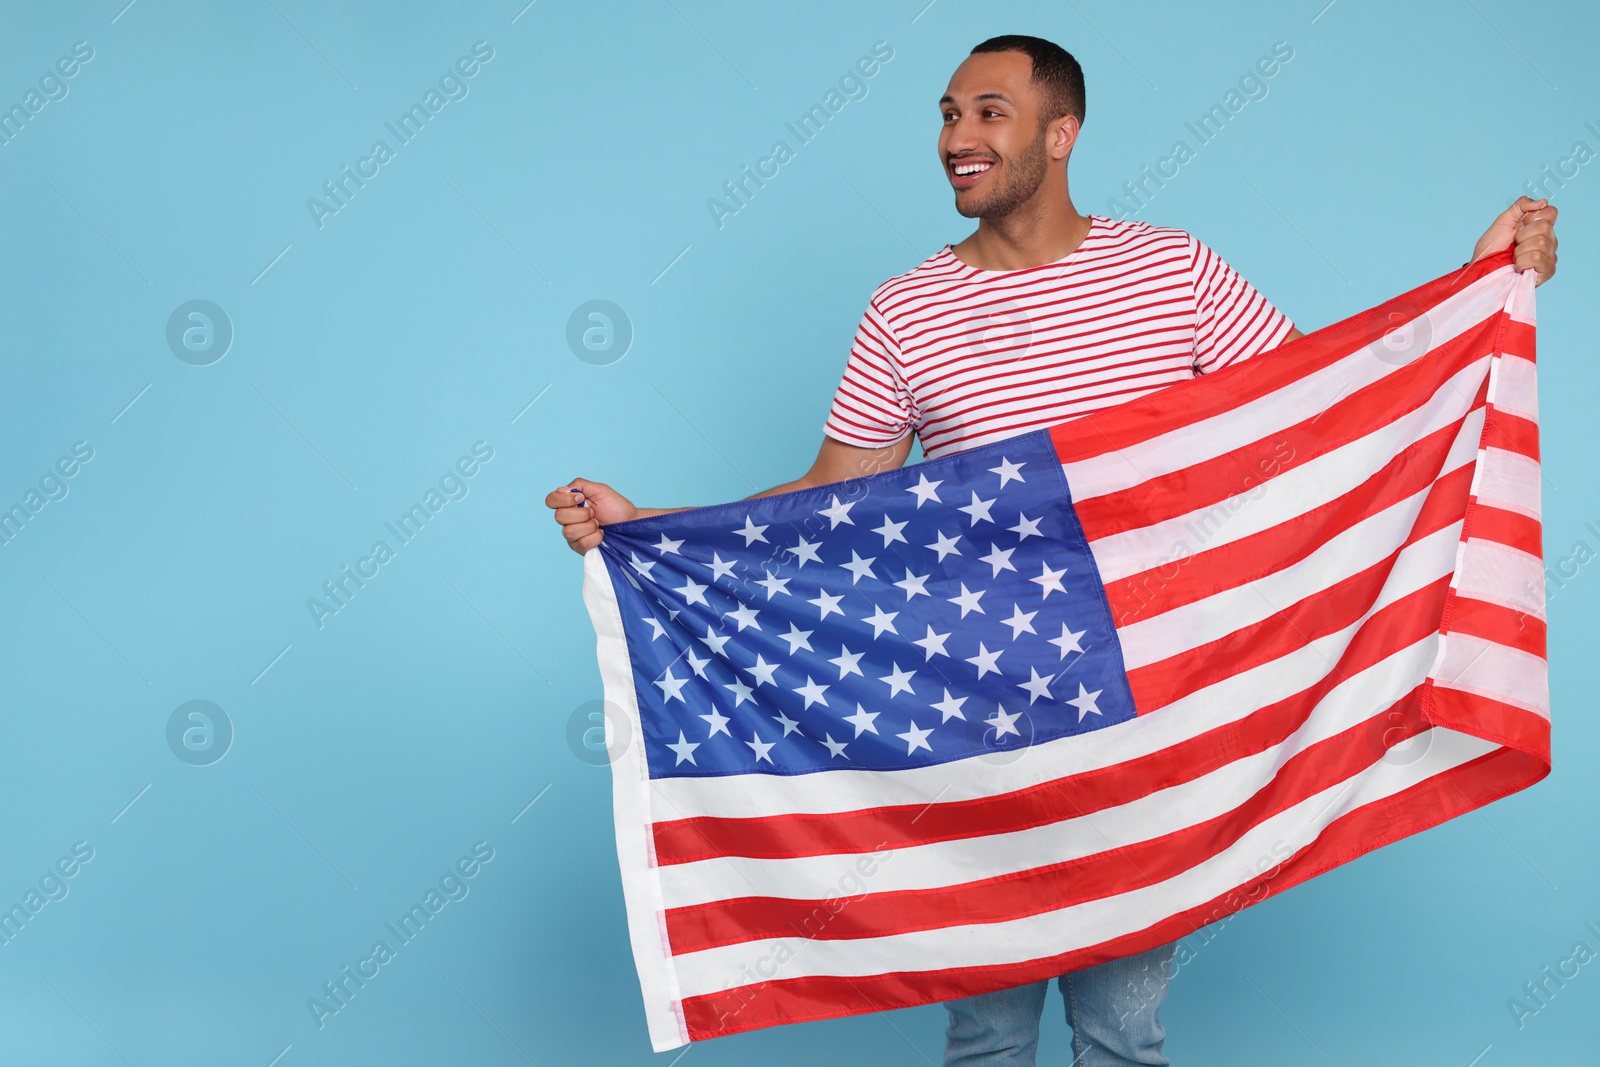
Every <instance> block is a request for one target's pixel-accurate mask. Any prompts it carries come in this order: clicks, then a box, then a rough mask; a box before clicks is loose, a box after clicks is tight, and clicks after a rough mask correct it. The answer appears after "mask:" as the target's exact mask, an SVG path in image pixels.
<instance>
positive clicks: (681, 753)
mask: <svg viewBox="0 0 1600 1067" xmlns="http://www.w3.org/2000/svg"><path fill="white" fill-rule="evenodd" d="M700 745H701V742H699V741H690V740H689V739H688V738H686V737H684V736H683V731H682V730H679V731H678V743H677V744H675V745H674V744H671V743H670V742H669V743H668V744H667V747H668V748H670V749H672V751H673V752H676V753H677V754H678V760H677V762H678V763H682V762H683V761H684V760H688V761H689V762H690V763H693V762H694V750H695V749H697V748H699V747H700ZM673 766H677V764H676V763H675V764H673Z"/></svg>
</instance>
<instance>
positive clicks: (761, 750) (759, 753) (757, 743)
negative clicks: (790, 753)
mask: <svg viewBox="0 0 1600 1067" xmlns="http://www.w3.org/2000/svg"><path fill="white" fill-rule="evenodd" d="M745 744H747V745H749V746H750V747H751V748H752V749H754V750H755V754H756V762H757V763H760V762H761V761H762V760H766V761H767V762H768V763H771V762H772V757H771V756H769V755H767V753H768V752H771V751H772V746H773V745H775V744H777V742H776V741H763V740H761V735H760V734H758V733H755V732H753V731H752V732H751V734H750V740H748V741H746V742H745Z"/></svg>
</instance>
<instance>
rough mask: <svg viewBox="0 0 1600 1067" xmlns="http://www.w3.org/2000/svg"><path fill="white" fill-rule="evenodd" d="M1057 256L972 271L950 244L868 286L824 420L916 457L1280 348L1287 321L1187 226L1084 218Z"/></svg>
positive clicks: (829, 427)
mask: <svg viewBox="0 0 1600 1067" xmlns="http://www.w3.org/2000/svg"><path fill="white" fill-rule="evenodd" d="M1089 220H1090V225H1089V233H1088V234H1087V236H1085V237H1084V239H1083V242H1082V243H1081V244H1080V245H1079V246H1078V247H1077V248H1075V249H1073V250H1072V252H1070V253H1068V254H1067V255H1066V256H1065V257H1064V258H1062V259H1059V260H1057V261H1055V262H1054V263H1046V264H1043V265H1041V266H1037V267H1025V268H1023V269H1021V270H1003V271H1001V270H980V269H978V268H977V267H971V266H968V265H967V264H965V263H963V262H961V260H959V259H957V258H956V256H955V253H953V252H952V251H951V250H950V246H949V245H946V246H945V247H944V248H942V249H940V250H939V251H938V252H935V253H934V254H933V255H932V256H930V257H929V258H928V259H926V260H924V261H923V262H922V263H921V264H920V265H918V266H917V267H916V268H915V269H913V270H911V271H908V272H907V273H905V274H901V275H898V276H896V277H894V278H890V279H889V280H888V281H886V282H884V283H883V284H882V285H880V286H878V288H877V289H876V290H874V291H873V294H872V299H871V301H870V302H869V303H868V305H867V310H866V313H865V314H864V315H863V316H862V318H861V324H860V325H859V326H858V327H857V329H856V336H855V341H854V343H853V344H852V345H851V348H850V358H849V360H848V361H847V363H846V365H845V370H844V377H843V379H842V380H841V381H840V383H839V388H838V391H837V392H836V393H835V394H834V398H833V404H832V407H831V408H830V410H829V412H828V418H827V422H826V423H825V424H824V426H823V430H824V432H825V433H826V434H827V435H828V436H830V437H834V438H837V439H838V440H840V441H844V442H845V443H847V444H852V445H860V446H863V447H878V446H881V445H886V444H890V443H892V442H895V441H898V440H900V438H902V437H904V436H905V434H906V431H907V430H910V429H915V430H916V432H917V434H918V436H919V437H920V438H921V440H922V451H923V455H924V456H925V457H926V458H929V459H933V458H936V457H938V456H941V455H945V454H946V453H950V452H959V451H962V450H964V449H968V448H972V447H974V446H976V445H981V444H986V443H988V442H991V441H997V440H1000V439H1002V438H1006V437H1013V436H1015V435H1017V434H1020V433H1025V432H1027V431H1029V430H1034V429H1038V428H1040V427H1042V426H1049V425H1051V424H1053V423H1057V422H1061V421H1062V420H1064V419H1070V418H1074V417H1076V416H1079V415H1086V414H1088V413H1089V412H1091V411H1096V410H1099V409H1100V408H1106V407H1111V406H1112V405H1115V404H1121V403H1124V402H1126V401H1129V400H1132V399H1133V398H1134V397H1136V396H1140V395H1142V394H1144V393H1148V392H1152V391H1153V390H1156V389H1160V388H1163V387H1165V386H1168V385H1172V384H1175V383H1177V382H1181V381H1184V380H1186V379H1192V378H1194V377H1195V376H1196V375H1199V374H1203V373H1206V372H1208V371H1214V370H1217V369H1219V368H1222V367H1225V366H1228V365H1229V364H1230V363H1234V362H1236V361H1238V360H1241V359H1245V358H1247V357H1249V356H1253V355H1256V354H1257V353H1260V352H1265V351H1267V350H1269V349H1272V348H1275V347H1277V345H1278V344H1279V343H1281V342H1282V340H1283V338H1284V337H1285V336H1287V335H1288V333H1289V331H1290V330H1291V329H1293V328H1294V323H1292V322H1291V321H1290V320H1289V319H1288V317H1287V316H1285V315H1284V314H1283V312H1281V311H1279V310H1278V309H1277V308H1276V307H1274V306H1273V305H1272V304H1271V303H1269V302H1268V301H1267V299H1266V298H1265V297H1263V296H1262V295H1261V294H1260V293H1259V292H1257V291H1256V290H1255V289H1254V288H1253V287H1252V286H1251V285H1250V283H1249V282H1247V281H1245V280H1244V278H1242V277H1240V276H1239V275H1238V274H1237V273H1236V272H1235V271H1234V270H1233V268H1232V267H1230V266H1229V265H1228V264H1227V263H1226V262H1225V261H1224V260H1223V259H1222V257H1221V256H1219V255H1217V253H1216V252H1214V251H1213V250H1212V249H1211V248H1210V247H1208V246H1207V245H1205V244H1204V243H1203V242H1201V241H1199V240H1197V239H1196V238H1194V237H1193V236H1191V235H1190V234H1188V233H1186V232H1185V231H1183V230H1180V229H1177V228H1175V227H1171V226H1152V225H1150V224H1149V223H1146V222H1140V221H1137V220H1124V221H1116V220H1113V219H1109V218H1105V217H1103V216H1099V215H1091V216H1089Z"/></svg>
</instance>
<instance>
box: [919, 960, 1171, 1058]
mask: <svg viewBox="0 0 1600 1067" xmlns="http://www.w3.org/2000/svg"><path fill="white" fill-rule="evenodd" d="M1176 947H1177V946H1176V945H1161V946H1158V947H1156V948H1153V949H1150V950H1149V951H1147V952H1140V953H1138V954H1136V955H1133V956H1127V957H1124V958H1123V959H1119V960H1110V961H1108V962H1106V963H1102V964H1100V965H1099V966H1096V967H1089V968H1086V969H1084V970H1081V971H1073V972H1072V973H1071V974H1064V975H1062V976H1061V977H1060V978H1057V979H1056V981H1057V983H1058V984H1059V985H1060V986H1061V997H1062V999H1063V1000H1065V1001H1066V1008H1067V1025H1069V1026H1071V1027H1072V1055H1073V1060H1072V1064H1071V1067H1128V1065H1130V1064H1138V1065H1140V1067H1145V1065H1154V1067H1165V1065H1166V1064H1168V1063H1170V1062H1171V1061H1170V1060H1168V1059H1167V1057H1166V1056H1164V1055H1162V1052H1161V1043H1162V1041H1163V1040H1165V1039H1166V1036H1167V1031H1166V1029H1165V1028H1163V1027H1162V1025H1161V1020H1160V1019H1158V1018H1157V1017H1156V1012H1157V1010H1158V1009H1159V1008H1160V1007H1161V1002H1162V1001H1164V1000H1166V998H1167V983H1168V981H1169V980H1170V979H1171V978H1172V973H1173V972H1172V958H1173V953H1174V951H1175V950H1176ZM1049 988H1050V980H1049V979H1048V978H1047V979H1045V980H1043V981H1039V982H1033V983H1030V984H1029V985H1024V986H1017V987H1016V988H1015V989H1001V990H998V991H997V992H994V993H983V994H980V995H978V996H975V997H964V998H962V999H961V1000H952V1001H949V1002H948V1003H946V1004H945V1007H946V1008H947V1009H949V1011H950V1027H949V1029H948V1030H946V1031H945V1049H944V1067H1033V1062H1034V1054H1035V1052H1037V1050H1038V1048H1039V1016H1040V1014H1041V1013H1042V1012H1043V1010H1044V997H1045V992H1046V991H1047V990H1048V989H1049Z"/></svg>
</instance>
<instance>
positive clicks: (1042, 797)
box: [583, 251, 1550, 1051]
mask: <svg viewBox="0 0 1600 1067" xmlns="http://www.w3.org/2000/svg"><path fill="white" fill-rule="evenodd" d="M1534 281H1535V278H1534V275H1533V272H1531V271H1527V272H1523V273H1520V274H1519V273H1517V272H1515V271H1514V269H1513V268H1512V265H1511V253H1510V252H1509V251H1508V252H1503V253H1500V254H1498V255H1495V256H1491V257H1487V258H1485V259H1483V260H1480V261H1478V262H1476V263H1473V264H1470V265H1469V266H1467V267H1464V268H1462V269H1461V270H1460V271H1457V272H1454V273H1452V274H1450V275H1447V276H1444V277H1441V278H1438V279H1435V280H1434V281H1431V282H1428V283H1427V284H1425V285H1422V286H1420V287H1418V288H1416V289H1414V290H1412V291H1410V292H1408V293H1405V294H1403V295H1401V296H1398V297H1396V298H1394V299H1392V300H1389V301H1387V302H1385V303H1383V304H1381V305H1379V306H1378V307H1376V308H1373V309H1371V310H1369V311H1365V312H1362V313H1360V314H1357V315H1354V316H1352V317H1350V318H1348V319H1346V320H1344V321H1342V322H1339V323H1336V324H1334V325H1332V326H1329V327H1327V328H1325V329H1323V330H1319V331H1317V332H1316V333H1313V334H1310V335H1308V336H1306V337H1304V338H1301V339H1298V340H1296V341H1294V342H1291V343H1290V344H1288V345H1285V346H1282V347H1281V348H1279V349H1276V350H1273V351H1272V352H1268V353H1264V354H1262V355H1259V356H1257V357H1254V358H1252V359H1250V360H1246V361H1243V362H1241V363H1239V364H1236V365H1234V366H1231V367H1229V368H1227V369H1225V370H1223V371H1220V372H1217V373H1214V374H1208V375H1204V376H1202V377H1200V378H1198V379H1196V380H1195V381H1194V382H1192V383H1184V384H1183V385H1179V386H1173V387H1170V388H1167V389H1164V390H1161V391H1159V392H1157V393H1153V394H1150V395H1148V396H1146V397H1142V398H1139V399H1137V400H1134V401H1132V402H1130V403H1127V404H1123V405H1121V406H1118V407H1115V408H1111V409H1108V410H1106V411H1102V412H1098V413H1095V414H1092V415H1089V416H1085V417H1082V418H1077V419H1073V420H1071V421H1068V422H1063V423H1059V424H1056V425H1054V426H1050V427H1047V428H1044V429H1038V430H1033V431H1030V432H1026V433H1022V434H1019V435H1017V436H1015V437H1011V438H1008V439H1005V440H1002V441H998V442H994V443H991V444H987V445H983V446H980V447H977V448H973V449H969V450H967V451H964V452H960V453H956V454H953V455H950V456H945V457H942V458H940V459H936V460H929V461H925V462H922V463H917V464H912V465H909V466H906V467H904V468H902V469H899V470H894V471H882V472H878V473H874V474H863V476H861V477H859V478H854V479H850V480H847V481H842V482H838V483H835V484H832V485H825V486H818V487H813V488H809V489H803V490H798V491H793V492H787V493H782V494H777V495H774V496H768V497H762V498H758V499H754V500H741V501H736V502H733V503H728V504H722V505H716V506H711V507H702V508H694V509H691V510H688V511H683V512H675V513H671V514H667V515H661V516H654V517H651V518H646V519H637V520H634V521H631V522H626V523H620V524H616V525H612V526H608V527H606V530H605V538H604V540H603V541H602V543H601V544H600V545H599V546H598V547H597V548H595V549H591V550H590V551H589V552H587V553H586V554H585V556H584V583H583V594H584V599H585V603H586V605H587V608H588V611H589V615H590V619H591V621H592V622H593V624H594V628H595V632H596V635H597V651H598V657H599V664H600V674H601V680H602V684H603V687H604V697H605V703H606V717H607V725H608V740H609V746H610V751H609V754H610V758H611V770H612V785H613V807H614V818H615V827H616V838H617V854H618V859H619V862H620V866H621V872H622V880H623V889H624V896H625V900H626V905H627V916H628V926H629V935H630V940H631V944H632V947H633V954H634V960H635V964H636V966H637V969H638V972H639V979H640V984H641V987H642V990H643V994H644V1002H645V1014H646V1019H647V1022H648V1026H649V1032H650V1037H651V1042H652V1045H653V1047H654V1048H655V1049H656V1050H657V1051H664V1050H667V1049H671V1048H674V1047H677V1046H679V1045H682V1044H684V1043H685V1042H689V1041H696V1040H703V1039H706V1038H711V1037H717V1036H721V1035H724V1034H731V1033H736V1032H740V1031H745V1030H751V1029H756V1028H760V1027H766V1026H773V1025H777V1024H781V1023H788V1022H799V1021H804V1020H811V1019H822V1018H830V1017H835V1016H842V1015H852V1014H859V1013H864V1012H870V1011H879V1010H883V1009H886V1008H898V1007H906V1006H910V1005H914V1004H922V1003H928V1002H930V1001H940V1000H948V999H952V998H955V997H961V996H968V995H972V994H975V993H982V992H987V991H990V990H995V989H1001V988H1006V987H1010V986H1015V985H1020V984H1022V983H1025V982H1030V981H1036V980H1038V979H1041V978H1048V977H1053V976H1055V975H1058V974H1062V973H1065V972H1067V971H1070V970H1076V969H1080V968H1083V967H1088V966H1092V965H1094V964H1096V963H1100V962H1103V961H1105V960H1108V959H1113V958H1116V957H1118V956H1123V955H1128V954H1131V953H1134V952H1139V951H1143V950H1145V949H1148V948H1151V947H1154V946H1156V945H1160V944H1163V943H1166V942H1169V941H1173V940H1176V939H1178V938H1181V937H1183V936H1185V935H1187V934H1189V933H1191V932H1193V931H1194V930H1195V929H1197V928H1199V927H1200V926H1202V925H1205V924H1207V923H1210V922H1214V921H1216V920H1218V919H1221V918H1223V917H1225V916H1227V915H1229V914H1232V913H1234V912H1236V911H1238V910H1240V909H1241V908H1244V907H1247V906H1249V905H1250V904H1253V903H1257V902H1259V901H1260V900H1263V899H1265V898H1266V897H1267V896H1269V895H1271V894H1273V893H1276V892H1280V891H1282V890H1283V889H1286V888H1288V887H1290V886H1293V885H1295V884H1298V883H1300V882H1303V881H1305V880H1306V879H1308V878H1311V877H1314V876H1315V875H1317V874H1319V873H1321V872H1323V871H1326V870H1328V869H1330V868H1332V867H1335V866H1337V865H1339V864H1341V863H1345V862H1347V861H1349V860H1351V859H1354V858H1355V857H1357V856H1360V855H1362V854H1364V853H1366V852H1368V851H1371V850H1372V849H1375V848H1378V847H1381V846H1382V845H1385V844H1388V843H1390V842H1392V841H1395V840H1398V839H1400V838H1402V837H1405V836H1408V835H1410V834H1414V833H1417V832H1419V831H1421V830H1424V829H1427V828H1428V827H1431V826H1434V825H1436V824H1438V823H1440V822H1442V821H1444V820H1446V819H1449V818H1452V817H1454V816H1456V815H1459V814H1462V813H1464V812H1467V811H1470V810H1473V809H1474V808H1477V807H1480V806H1482V805H1484V804H1487V803H1489V802H1490V801H1493V800H1495V799H1497V798H1499V797H1502V796H1505V795H1507V794H1509V793H1512V792H1515V791H1517V790H1520V789H1523V788H1525V787H1527V786H1529V785H1531V784H1533V783H1535V782H1537V781H1539V780H1540V779H1541V778H1543V777H1544V776H1545V775H1546V774H1547V773H1548V772H1549V768H1550V708H1549V695H1548V687H1547V681H1546V671H1547V668H1546V659H1545V614H1544V573H1543V557H1542V551H1541V544H1540V472H1539V445H1538V407H1537V400H1536V388H1535V372H1534V325H1535V316H1534V299H1533V286H1534Z"/></svg>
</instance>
